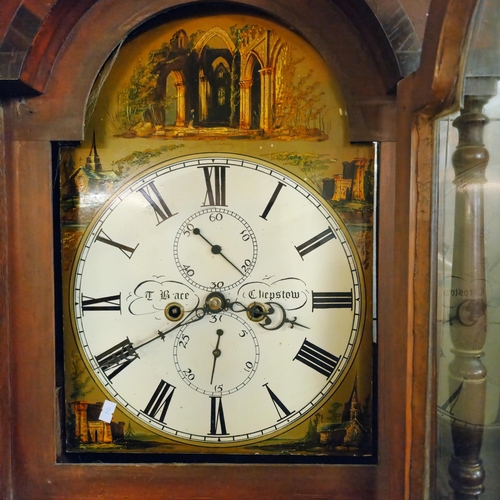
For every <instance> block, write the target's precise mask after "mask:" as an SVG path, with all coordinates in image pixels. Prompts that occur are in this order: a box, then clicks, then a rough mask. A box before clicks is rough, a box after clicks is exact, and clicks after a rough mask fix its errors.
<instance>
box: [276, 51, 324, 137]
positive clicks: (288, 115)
mask: <svg viewBox="0 0 500 500" xmlns="http://www.w3.org/2000/svg"><path fill="white" fill-rule="evenodd" d="M294 52H295V49H294V48H291V47H287V50H284V51H283V55H282V58H283V59H282V62H281V64H280V65H279V71H280V74H279V75H278V78H279V80H280V85H279V88H278V89H277V99H276V107H275V109H274V126H275V128H282V129H289V130H293V129H297V128H298V127H305V128H306V129H318V130H321V131H325V128H326V127H325V122H324V120H325V114H326V111H327V109H326V105H325V104H323V103H322V99H323V96H324V94H325V93H324V92H323V91H321V90H320V82H319V81H312V79H313V76H314V69H312V68H310V69H309V70H307V71H304V70H303V69H300V70H299V68H300V66H301V64H302V63H303V61H304V58H303V57H302V58H297V57H296V56H295V54H294Z"/></svg>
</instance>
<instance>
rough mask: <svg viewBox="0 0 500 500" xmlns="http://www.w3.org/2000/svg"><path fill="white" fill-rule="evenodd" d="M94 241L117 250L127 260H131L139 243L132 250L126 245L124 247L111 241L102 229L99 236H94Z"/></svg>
mask: <svg viewBox="0 0 500 500" xmlns="http://www.w3.org/2000/svg"><path fill="white" fill-rule="evenodd" d="M95 240H96V241H100V242H101V243H105V244H106V245H110V246H112V247H115V248H118V249H119V250H120V251H121V252H122V253H124V254H125V256H127V257H128V258H129V259H131V258H132V255H134V252H135V251H136V249H137V247H138V246H139V243H137V245H136V246H135V247H134V248H132V247H129V246H127V245H124V244H122V243H118V242H116V241H113V240H112V239H111V238H110V237H109V236H108V235H107V234H106V233H105V232H104V231H103V230H102V229H101V230H100V231H99V234H98V235H97V236H96V239H95Z"/></svg>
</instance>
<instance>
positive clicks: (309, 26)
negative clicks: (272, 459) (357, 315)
mask: <svg viewBox="0 0 500 500" xmlns="http://www.w3.org/2000/svg"><path fill="white" fill-rule="evenodd" d="M49 3H51V2H49ZM369 3H371V2H366V3H365V2H364V1H362V0H356V1H354V0H350V1H348V0H315V1H314V2H309V1H307V0H275V1H273V2H268V1H266V0H246V1H240V2H235V1H231V0H229V1H226V2H224V4H225V5H226V6H235V7H241V6H243V7H246V8H253V9H257V12H258V11H260V12H261V13H264V14H267V15H270V16H273V17H274V18H276V19H279V20H280V21H281V22H283V23H284V24H286V25H288V26H290V27H292V28H293V29H295V30H297V31H298V32H299V33H301V34H302V35H303V36H304V37H306V38H307V39H308V40H309V42H311V44H312V45H313V46H314V47H315V48H316V49H317V50H318V51H319V53H320V54H321V55H322V57H323V58H324V59H325V61H326V62H327V63H328V65H329V66H330V67H331V69H332V71H333V73H334V74H335V75H336V76H337V78H338V79H339V83H340V85H341V88H342V92H343V94H344V97H345V100H346V104H347V110H348V115H349V126H350V139H351V141H354V142H357V141H379V142H380V165H381V168H380V180H379V189H380V213H379V228H378V232H379V235H380V236H379V240H378V248H379V262H378V272H379V274H378V287H379V288H378V290H379V291H378V370H377V372H378V375H377V380H378V384H377V385H378V418H377V422H378V439H377V442H378V463H377V465H358V466H347V465H344V466H335V465H332V466H330V465H328V466H327V465H297V464H294V465H269V464H268V465H265V466H264V465H253V464H238V465H236V464H231V465H229V464H218V465H208V464H191V465H179V464H132V463H126V464H96V463H92V464H75V463H66V461H65V456H64V453H63V452H62V451H61V450H62V447H61V442H60V441H61V434H60V427H59V426H60V417H59V413H58V389H57V387H58V385H60V384H59V382H58V381H57V380H56V354H55V353H56V340H55V339H56V327H55V313H54V311H55V299H54V297H55V294H54V290H55V286H56V285H55V283H54V250H53V248H54V247H53V245H54V241H53V214H52V185H51V183H52V174H51V165H52V163H53V154H54V147H53V145H54V144H55V143H58V142H62V141H80V140H81V139H82V138H83V127H84V118H85V107H86V105H87V101H88V98H89V92H90V90H91V87H92V84H93V83H94V80H95V78H96V76H97V74H98V72H99V70H100V69H101V67H102V66H103V64H104V63H105V61H106V60H107V58H108V57H109V55H110V54H111V53H112V51H113V50H114V49H115V48H116V47H117V45H118V44H119V43H120V42H121V41H122V40H123V39H124V38H125V37H126V36H127V35H128V34H129V33H130V32H131V31H132V30H134V29H135V28H136V27H137V26H139V25H140V24H141V23H143V22H144V21H145V20H147V19H150V18H152V17H154V16H155V15H157V14H159V13H163V14H162V15H167V16H168V12H169V11H170V12H171V9H177V8H184V9H192V12H193V14H195V13H196V8H197V6H198V5H200V4H204V5H206V4H211V2H196V1H192V2H188V1H179V0H177V1H176V0H151V1H148V2H136V1H133V0H81V1H79V2H73V1H72V0H59V1H58V2H53V6H52V8H51V10H50V12H48V11H47V10H46V8H47V7H46V4H47V2H37V1H32V2H24V3H23V4H22V5H21V2H19V1H17V0H7V1H6V2H4V3H3V4H2V17H3V20H2V21H1V22H0V35H1V34H2V33H7V35H9V34H10V35H9V36H10V37H11V38H10V39H9V40H11V41H12V40H14V42H15V43H14V44H13V47H14V48H13V49H12V53H13V54H14V52H15V54H14V56H13V57H12V64H11V65H10V66H9V71H10V74H7V75H2V78H3V79H2V81H1V86H0V95H2V105H1V107H0V155H1V161H0V297H1V300H0V354H1V358H0V359H1V363H0V464H1V467H0V497H1V498H15V499H32V498H40V499H42V498H43V499H45V498H47V499H48V498H68V499H69V498H71V499H76V498H102V497H107V498H151V499H153V498H158V499H160V498H161V499H165V498H179V499H180V498H184V499H192V498H228V499H230V498H241V499H245V498H248V499H255V498H272V499H289V498H297V499H299V498H315V499H320V498H321V499H323V498H324V499H327V498H331V499H349V498H358V499H364V500H369V499H395V500H399V499H424V498H429V495H430V491H431V490H432V481H433V473H432V471H433V440H434V437H433V436H434V429H435V422H434V413H435V411H434V409H435V384H434V364H433V359H434V358H433V356H434V352H433V349H434V341H433V337H432V330H431V329H430V327H429V324H430V314H431V309H430V304H431V277H432V273H431V269H432V265H431V264H432V263H431V233H432V231H431V224H432V207H431V198H432V169H433V119H434V117H435V116H436V115H437V114H438V113H440V112H442V111H443V110H445V109H448V108H449V107H450V106H451V105H452V104H453V103H454V96H455V92H456V89H455V86H456V82H457V79H458V73H459V64H460V60H461V51H462V49H463V47H464V45H465V42H466V38H467V30H468V24H469V21H470V19H471V18H472V15H473V12H474V9H475V3H476V2H475V1H474V0H433V1H432V2H430V8H429V17H428V21H427V26H426V32H425V37H424V43H423V49H422V55H421V62H420V66H419V68H418V70H417V71H416V72H415V73H413V74H411V75H409V76H406V77H405V78H402V76H403V75H402V74H401V72H400V68H399V66H398V62H397V60H396V57H395V54H394V52H393V50H392V48H391V45H390V43H389V41H388V38H387V36H386V35H385V34H384V32H383V30H382V28H381V26H380V24H379V23H378V21H377V19H376V18H375V16H374V15H373V12H372V10H370V9H369V8H368V5H367V4H369ZM380 3H381V4H382V3H385V6H386V7H388V8H391V6H392V7H394V6H395V5H396V4H399V3H398V2H396V1H394V2H390V1H387V2H380ZM393 4H394V5H393ZM213 5H214V8H217V5H219V6H220V4H217V5H216V4H213ZM23 9H24V10H23ZM44 9H45V10H44ZM26 11H28V13H31V14H32V15H33V17H30V16H28V15H26ZM33 13H34V14H33ZM37 15H38V16H39V17H37ZM19 16H21V17H19ZM37 19H38V21H39V22H38V21H37ZM9 20H10V25H9V27H8V28H7V27H6V24H7V23H8V22H9ZM23 23H24V24H23ZM7 35H6V36H7ZM16 36H17V38H16ZM16 43H17V45H16ZM346 48H348V49H346ZM2 50H3V53H6V52H7V51H8V47H7V48H6V45H5V43H3V44H2Z"/></svg>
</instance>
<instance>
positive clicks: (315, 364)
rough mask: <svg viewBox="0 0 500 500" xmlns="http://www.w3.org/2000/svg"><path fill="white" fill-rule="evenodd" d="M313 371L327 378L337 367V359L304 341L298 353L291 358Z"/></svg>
mask: <svg viewBox="0 0 500 500" xmlns="http://www.w3.org/2000/svg"><path fill="white" fill-rule="evenodd" d="M293 359H294V360H297V361H300V362H301V363H304V364H305V365H307V366H309V367H310V368H312V369H313V370H316V371H317V372H319V373H321V374H322V375H324V376H325V377H327V378H328V377H329V376H330V375H331V374H332V373H333V371H334V370H335V368H336V367H337V365H338V362H339V358H338V357H337V356H335V355H333V354H331V353H330V352H328V351H325V350H324V349H321V347H318V346H317V345H315V344H313V343H312V342H309V340H307V339H305V340H304V342H303V343H302V346H301V348H300V349H299V352H298V353H297V354H296V355H295V357H294V358H293Z"/></svg>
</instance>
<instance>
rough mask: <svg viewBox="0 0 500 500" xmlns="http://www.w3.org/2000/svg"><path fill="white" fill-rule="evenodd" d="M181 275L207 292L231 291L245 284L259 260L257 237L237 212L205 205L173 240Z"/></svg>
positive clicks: (181, 228) (182, 227)
mask: <svg viewBox="0 0 500 500" xmlns="http://www.w3.org/2000/svg"><path fill="white" fill-rule="evenodd" d="M174 258H175V263H176V265H177V268H178V269H179V272H180V273H181V275H182V276H183V277H184V279H186V280H187V281H188V282H189V283H191V284H192V285H194V286H196V287H197V288H200V289H202V290H206V291H212V290H221V291H224V290H229V289H231V288H234V287H235V286H237V285H239V284H240V283H242V282H243V281H244V280H245V279H246V278H247V277H248V276H249V275H250V273H251V272H252V270H253V268H254V267H255V264H256V262H257V238H256V237H255V234H254V232H253V230H252V228H251V227H250V225H249V224H248V223H247V222H246V221H245V220H244V219H243V218H242V217H240V216H239V215H238V214H237V213H235V212H232V211H231V210H227V209H224V208H205V209H203V210H200V211H199V212H196V213H195V214H193V215H192V216H191V217H189V218H188V219H186V221H185V222H184V223H183V224H182V225H181V227H180V228H179V230H178V231H177V234H176V237H175V241H174Z"/></svg>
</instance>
